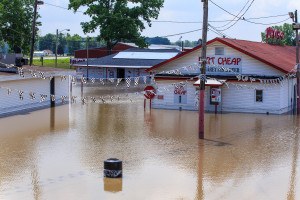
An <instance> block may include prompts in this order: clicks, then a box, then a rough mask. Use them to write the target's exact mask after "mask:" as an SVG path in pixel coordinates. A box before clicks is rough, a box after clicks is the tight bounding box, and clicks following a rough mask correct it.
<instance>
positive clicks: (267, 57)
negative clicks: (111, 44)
mask: <svg viewBox="0 0 300 200" xmlns="http://www.w3.org/2000/svg"><path fill="white" fill-rule="evenodd" d="M207 44H208V46H207V67H206V74H207V82H206V94H205V95H206V96H205V110H206V111H212V112H213V111H216V110H217V111H218V112H249V113H273V114H282V113H286V112H289V111H291V110H292V109H293V108H294V107H295V105H296V92H295V91H296V90H295V89H296V79H295V78H294V77H293V75H292V74H291V72H292V71H293V69H294V67H295V60H296V59H295V55H296V49H295V47H289V46H276V45H269V44H265V43H260V42H251V41H245V40H236V39H227V38H215V39H213V40H211V41H209V42H208V43H207ZM200 55H201V46H198V47H195V48H194V49H192V50H190V51H187V52H184V53H182V54H180V55H177V56H176V57H174V58H171V59H169V60H167V61H165V62H162V63H160V64H158V65H156V66H154V67H152V68H150V69H149V70H147V71H148V72H152V73H155V74H156V79H155V80H156V83H157V91H156V92H157V95H156V96H155V98H154V99H153V101H152V108H159V109H185V110H198V102H199V101H198V99H199V97H198V92H199V82H200V81H198V82H197V80H198V77H199V76H198V75H199V73H200V70H199V64H198V63H199V56H200Z"/></svg>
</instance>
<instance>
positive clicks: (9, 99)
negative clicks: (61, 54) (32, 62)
mask: <svg viewBox="0 0 300 200" xmlns="http://www.w3.org/2000/svg"><path fill="white" fill-rule="evenodd" d="M0 86H1V87H5V88H10V89H12V92H11V94H10V95H8V92H7V89H5V88H0V114H5V113H10V112H14V111H20V110H25V109H32V108H37V107H42V106H49V105H50V81H49V79H46V80H43V79H39V78H34V79H32V78H31V79H20V80H15V81H1V82H0ZM18 90H22V91H24V93H23V100H21V99H20V95H19V93H18ZM30 92H34V93H35V99H34V100H31V99H30V96H29V93H30ZM55 93H56V102H57V103H60V102H61V96H68V95H69V79H68V78H67V80H62V79H61V77H56V78H55ZM41 94H45V95H47V98H46V99H45V101H43V102H41V96H40V95H41ZM66 100H68V99H66Z"/></svg>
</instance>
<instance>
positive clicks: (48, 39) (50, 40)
mask: <svg viewBox="0 0 300 200" xmlns="http://www.w3.org/2000/svg"><path fill="white" fill-rule="evenodd" d="M55 41H56V35H54V34H51V33H48V34H46V35H45V36H43V37H40V38H39V41H38V42H39V48H40V50H46V49H49V50H51V51H52V52H55Z"/></svg>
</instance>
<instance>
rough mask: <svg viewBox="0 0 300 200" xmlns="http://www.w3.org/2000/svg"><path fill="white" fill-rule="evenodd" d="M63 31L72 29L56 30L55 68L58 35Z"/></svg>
mask: <svg viewBox="0 0 300 200" xmlns="http://www.w3.org/2000/svg"><path fill="white" fill-rule="evenodd" d="M63 31H70V29H64V30H61V31H58V29H56V41H55V67H57V47H58V34H59V33H61V32H63Z"/></svg>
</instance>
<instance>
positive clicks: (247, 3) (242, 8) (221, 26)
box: [217, 0, 250, 28]
mask: <svg viewBox="0 0 300 200" xmlns="http://www.w3.org/2000/svg"><path fill="white" fill-rule="evenodd" d="M249 2H250V0H248V1H247V2H246V3H245V5H244V6H243V8H242V9H241V10H240V12H239V13H238V14H237V15H236V16H234V18H233V19H232V20H230V21H229V22H228V23H226V24H225V25H222V26H219V27H217V28H222V27H225V26H227V25H228V24H230V23H231V22H233V21H235V19H236V18H239V17H238V16H239V15H240V14H241V13H242V11H243V10H244V9H245V8H246V6H247V5H248V3H249Z"/></svg>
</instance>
